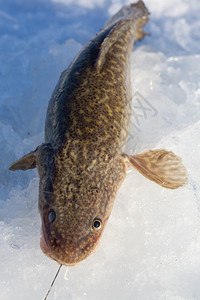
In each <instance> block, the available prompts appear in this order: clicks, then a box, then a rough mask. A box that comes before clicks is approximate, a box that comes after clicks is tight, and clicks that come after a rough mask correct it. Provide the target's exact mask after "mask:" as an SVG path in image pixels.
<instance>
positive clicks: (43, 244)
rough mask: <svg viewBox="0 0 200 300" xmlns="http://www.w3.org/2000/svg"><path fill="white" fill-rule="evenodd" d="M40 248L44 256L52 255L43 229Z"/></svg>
mask: <svg viewBox="0 0 200 300" xmlns="http://www.w3.org/2000/svg"><path fill="white" fill-rule="evenodd" d="M40 248H41V250H42V252H44V254H46V255H47V256H50V255H52V253H51V250H50V248H49V246H48V245H47V242H46V239H45V237H44V231H43V229H42V228H41V231H40Z"/></svg>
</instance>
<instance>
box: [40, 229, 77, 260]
mask: <svg viewBox="0 0 200 300" xmlns="http://www.w3.org/2000/svg"><path fill="white" fill-rule="evenodd" d="M40 248H41V250H42V252H43V253H44V254H45V255H46V256H48V257H49V258H51V259H53V260H55V261H56V262H57V263H59V264H62V265H65V266H76V265H77V264H79V262H76V263H66V262H64V261H62V260H59V259H58V258H57V257H55V256H54V255H53V253H52V251H51V249H50V247H49V246H48V244H47V242H46V239H45V234H44V231H43V227H41V232H40Z"/></svg>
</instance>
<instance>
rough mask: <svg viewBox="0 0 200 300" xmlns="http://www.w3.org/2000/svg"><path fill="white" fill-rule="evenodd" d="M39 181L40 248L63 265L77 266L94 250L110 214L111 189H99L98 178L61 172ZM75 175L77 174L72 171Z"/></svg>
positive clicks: (46, 176)
mask: <svg viewBox="0 0 200 300" xmlns="http://www.w3.org/2000/svg"><path fill="white" fill-rule="evenodd" d="M58 173H59V172H54V175H52V176H50V175H49V174H48V175H46V174H45V176H44V177H43V178H40V188H39V190H40V192H39V212H40V215H41V221H42V229H41V242H40V246H41V249H42V251H43V252H44V253H45V254H46V255H47V256H49V257H50V258H52V259H54V260H56V261H57V262H58V263H60V264H63V265H76V264H78V263H79V262H81V261H82V260H84V259H85V258H86V257H88V256H89V255H90V254H91V253H92V252H93V251H94V249H95V248H96V246H97V244H98V242H99V240H100V237H101V236H102V233H103V231H104V228H105V225H106V223H107V220H108V218H109V215H110V213H111V210H112V208H111V203H112V201H111V198H112V199H113V201H114V198H115V197H113V195H112V193H110V192H108V191H110V189H106V188H102V187H100V186H98V184H99V182H98V177H96V182H95V181H94V180H95V179H94V178H93V179H92V180H90V178H88V177H86V176H85V177H84V176H83V174H80V175H79V176H75V177H73V176H72V177H71V176H70V173H69V171H68V173H67V175H66V172H65V170H64V169H62V171H61V173H60V174H58ZM75 174H76V172H75Z"/></svg>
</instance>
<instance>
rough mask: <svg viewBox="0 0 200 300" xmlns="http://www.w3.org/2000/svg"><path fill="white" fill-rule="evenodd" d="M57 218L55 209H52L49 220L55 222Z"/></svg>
mask: <svg viewBox="0 0 200 300" xmlns="http://www.w3.org/2000/svg"><path fill="white" fill-rule="evenodd" d="M55 219H56V213H55V211H54V210H51V211H50V212H49V214H48V220H49V222H50V223H53V222H54V221H55Z"/></svg>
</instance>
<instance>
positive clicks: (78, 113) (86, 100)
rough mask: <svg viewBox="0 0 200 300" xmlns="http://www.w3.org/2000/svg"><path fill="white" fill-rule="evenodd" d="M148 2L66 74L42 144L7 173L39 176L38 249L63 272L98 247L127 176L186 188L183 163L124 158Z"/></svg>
mask: <svg viewBox="0 0 200 300" xmlns="http://www.w3.org/2000/svg"><path fill="white" fill-rule="evenodd" d="M148 20H149V11H148V9H147V8H146V6H145V4H144V2H143V1H138V2H136V3H132V4H130V5H128V6H125V7H123V8H122V9H121V10H120V11H119V12H118V13H116V14H115V15H114V16H113V17H112V18H111V19H110V20H109V21H108V22H107V23H106V24H105V25H104V27H103V28H102V29H101V30H100V31H99V33H98V34H97V35H96V36H95V37H94V38H92V39H91V40H90V41H89V42H88V43H87V44H86V46H85V47H84V48H83V49H82V50H81V52H80V53H79V54H78V55H77V56H76V57H75V59H74V60H73V62H72V63H71V65H70V66H69V67H68V68H67V69H66V70H65V71H63V72H62V74H61V76H60V78H59V80H58V83H57V85H56V87H55V90H54V92H53V94H52V96H51V99H50V101H49V104H48V109H47V114H46V122H45V142H44V143H43V144H41V145H39V146H38V147H37V148H36V149H35V150H34V151H31V152H30V153H28V154H26V155H24V156H23V157H22V158H20V159H18V160H17V161H15V162H14V163H13V164H12V165H10V167H9V169H10V170H11V171H16V170H24V171H25V170H28V169H32V168H36V167H37V170H38V174H39V179H40V180H39V200H38V210H39V213H40V216H41V239H40V247H41V249H42V251H43V252H44V254H46V255H47V256H48V257H49V258H51V259H53V260H55V261H57V262H58V263H59V264H61V265H66V266H73V265H77V264H78V263H80V262H81V261H83V260H84V259H86V258H87V257H88V256H89V255H90V254H91V253H92V252H94V250H95V249H96V246H97V245H98V243H99V241H100V239H101V236H102V234H103V231H104V229H105V226H106V223H107V221H108V219H109V216H110V214H111V212H112V208H113V205H114V201H115V198H116V195H117V191H118V189H119V187H120V186H121V184H122V182H123V181H124V179H125V177H126V174H127V169H128V168H129V167H134V168H135V169H137V170H138V171H139V172H140V173H141V174H142V175H143V176H145V177H146V178H147V179H149V180H151V181H153V182H155V183H157V184H159V185H161V186H162V187H165V188H169V189H176V188H179V187H182V186H184V185H185V184H186V183H187V171H186V169H185V167H184V165H183V163H182V160H181V158H180V157H178V156H176V155H175V154H174V153H173V152H172V151H167V150H164V149H155V150H147V151H145V152H142V153H140V154H135V155H129V154H127V153H125V152H124V151H125V146H126V143H127V139H128V133H129V126H130V116H131V100H132V92H131V74H130V57H131V52H132V47H133V44H134V43H135V42H136V41H138V40H141V39H142V38H143V37H144V36H146V35H148V34H147V33H146V32H145V31H144V30H143V26H144V25H145V24H146V23H147V22H148Z"/></svg>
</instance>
